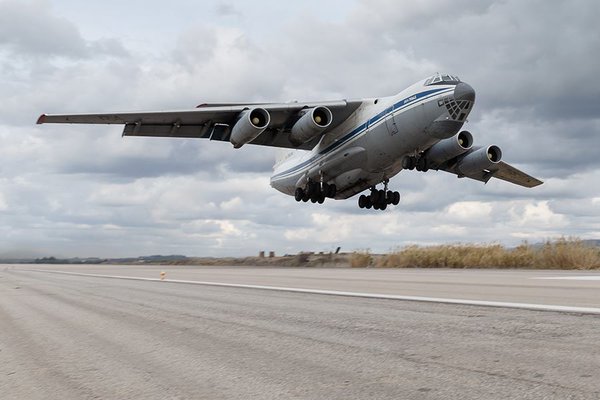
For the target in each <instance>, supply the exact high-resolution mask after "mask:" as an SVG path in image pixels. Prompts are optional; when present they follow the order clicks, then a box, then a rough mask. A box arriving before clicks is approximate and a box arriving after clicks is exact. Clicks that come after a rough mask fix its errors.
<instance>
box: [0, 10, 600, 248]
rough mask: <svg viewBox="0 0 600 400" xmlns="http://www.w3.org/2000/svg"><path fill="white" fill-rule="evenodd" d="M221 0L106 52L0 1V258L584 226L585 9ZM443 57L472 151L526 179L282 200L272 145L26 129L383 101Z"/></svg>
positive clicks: (403, 184)
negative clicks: (210, 105) (85, 116)
mask: <svg viewBox="0 0 600 400" xmlns="http://www.w3.org/2000/svg"><path fill="white" fill-rule="evenodd" d="M229 4H230V3H226V2H222V3H218V4H217V5H216V8H215V5H214V3H213V4H212V6H211V5H209V6H201V5H194V6H189V4H187V3H186V7H192V8H193V11H194V12H195V13H196V14H198V15H207V14H211V13H212V14H213V15H214V13H215V12H216V13H217V14H218V15H220V16H232V15H239V14H243V15H244V16H245V17H244V18H227V22H228V25H220V24H217V23H215V22H214V21H213V22H205V21H206V20H205V19H193V18H186V19H185V21H186V23H185V24H182V25H181V28H180V31H178V32H177V33H176V34H174V35H171V36H168V35H167V36H165V34H162V35H161V37H160V39H161V43H167V44H170V46H156V45H154V42H153V41H154V40H156V38H157V36H152V34H156V35H158V33H152V32H151V31H144V32H143V35H142V34H140V36H139V37H137V36H136V32H135V31H130V33H129V35H131V36H130V37H128V38H127V43H128V47H127V48H126V47H125V46H124V45H123V43H124V42H123V40H125V39H123V38H120V37H115V36H113V34H112V33H111V32H110V31H108V30H106V28H102V27H101V26H100V25H98V26H96V28H95V29H96V30H97V32H96V35H94V36H95V37H96V39H90V38H88V36H87V35H88V34H87V33H86V32H89V30H87V29H86V28H87V27H86V26H83V25H81V24H80V23H78V22H77V20H75V19H67V18H65V17H61V16H59V15H60V13H59V12H57V11H56V8H55V7H58V4H53V3H48V2H30V3H24V2H15V1H5V2H2V3H0V11H2V12H0V74H1V76H2V78H0V92H1V93H3V104H2V107H1V108H0V142H1V143H2V146H0V157H1V159H2V160H3V161H2V163H1V165H0V218H2V221H3V224H2V228H1V229H0V233H1V234H2V235H3V237H6V238H7V239H6V240H5V242H3V243H2V244H1V245H0V253H1V252H6V251H11V250H14V249H19V251H22V250H23V249H30V250H32V251H34V252H36V254H39V252H40V251H42V253H45V252H51V253H52V254H56V255H81V256H84V255H100V256H103V255H107V256H108V255H110V256H121V255H138V254H149V253H161V252H162V253H185V254H190V255H225V254H236V255H247V254H254V253H255V252H256V251H258V250H259V249H265V250H267V249H273V250H276V251H277V252H278V253H283V252H296V251H300V250H306V249H311V250H330V249H335V247H337V246H338V245H341V246H342V247H343V248H344V249H347V250H348V249H358V248H371V249H372V250H373V251H386V250H389V249H392V248H394V247H395V246H398V245H404V244H409V243H421V244H424V243H443V242H460V241H462V242H472V241H476V242H486V241H487V242H489V241H501V242H503V243H506V244H511V245H512V244H516V243H519V241H521V240H523V239H528V240H531V241H536V240H542V239H546V238H548V237H552V236H554V235H560V234H566V235H569V234H573V235H578V236H583V237H595V238H598V237H600V217H598V216H597V212H595V210H596V209H597V208H598V206H599V205H600V192H599V191H598V189H597V188H596V186H595V185H594V183H595V182H597V181H598V180H599V179H600V176H598V174H599V171H600V168H599V166H600V161H599V160H598V158H597V156H596V154H595V153H596V149H597V148H599V147H600V135H598V132H599V127H600V125H599V117H598V109H599V107H598V99H599V98H600V83H598V82H597V81H596V80H594V79H593V76H594V75H595V73H596V71H597V70H598V69H599V67H600V65H598V64H599V62H600V61H598V60H599V59H598V57H596V56H595V54H598V53H600V45H599V36H598V35H597V34H595V32H596V29H595V25H596V22H595V20H594V18H595V16H596V15H598V11H600V10H599V7H600V6H598V5H597V4H596V3H595V2H592V1H589V2H586V1H580V2H575V3H560V2H556V3H554V2H553V3H552V5H551V6H549V5H548V3H546V2H527V3H523V2H516V1H502V2H493V1H486V2H478V3H472V2H469V1H464V2H463V1H436V2H433V1H431V2H430V1H424V2H413V3H406V4H403V5H402V7H399V6H398V4H397V2H395V1H391V0H389V1H384V0H381V1H375V2H373V1H369V2H366V1H363V2H358V3H351V4H350V3H347V4H346V3H345V9H347V10H349V11H347V13H346V14H342V15H335V13H334V12H322V13H320V14H319V15H316V14H311V13H310V12H306V10H305V9H304V8H303V6H301V5H294V4H292V5H287V6H286V7H284V8H281V7H280V6H277V5H274V6H273V7H275V8H270V7H266V6H265V9H276V10H278V14H270V13H269V12H261V13H256V12H255V13H253V12H254V11H252V10H249V9H248V8H247V7H250V6H247V5H243V4H239V5H237V4H236V8H231V7H228V5H229ZM152 6H153V7H154V8H153V9H155V10H157V12H159V11H160V10H161V7H166V6H165V5H161V4H158V3H156V4H155V5H154V4H153V5H152ZM123 7H125V8H126V7H127V6H123ZM169 7H173V5H169ZM202 7H208V8H204V9H203V8H202ZM210 7H213V8H210ZM252 7H254V5H253V6H252ZM277 7H279V8H277ZM323 7H327V4H323ZM331 7H333V6H331ZM309 8H311V7H309ZM333 8H335V7H333ZM191 11H192V10H190V12H191ZM325 11H330V10H325ZM128 15H135V13H130V14H128ZM329 15H331V18H330V17H328V16H329ZM246 16H248V18H246ZM144 17H145V18H150V16H148V15H146V16H144ZM334 17H335V18H334ZM275 20H276V21H285V23H283V24H281V25H276V24H272V22H273V21H275ZM270 22H271V23H270ZM157 23H158V22H157ZM36 24H37V25H36ZM33 26H36V27H37V28H36V30H38V31H39V32H44V35H39V34H37V36H36V33H37V32H36V31H35V30H34V29H33V28H32V27H33ZM136 26H140V25H139V24H138V25H136ZM257 26H260V27H267V26H268V27H270V29H271V30H272V31H268V30H264V31H261V32H260V33H257V30H256V29H257V28H256V27H257ZM102 29H104V30H102ZM263 29H264V28H263ZM98 31H100V32H101V33H102V34H101V35H98ZM97 37H104V38H103V39H97ZM130 43H136V44H137V47H136V48H135V50H131V49H130V48H129V46H130V45H129V44H130ZM444 70H446V71H449V72H451V73H456V74H458V75H460V76H461V77H462V78H463V79H464V80H465V81H467V82H469V83H471V84H472V85H473V86H474V87H475V89H476V91H477V104H476V108H475V110H474V112H473V114H472V115H471V121H470V122H469V124H468V125H467V126H466V129H468V130H470V131H471V132H472V133H473V135H474V136H475V140H476V144H487V143H495V144H498V145H500V146H501V147H502V149H503V152H504V158H505V160H507V161H509V162H511V163H514V164H515V165H516V166H518V167H519V168H522V169H524V170H525V171H527V172H529V173H531V174H533V175H536V176H539V177H541V178H543V179H544V180H545V181H546V183H545V184H544V185H543V186H541V187H539V188H536V189H534V190H525V189H523V188H519V187H515V186H512V185H509V184H507V183H504V182H500V181H497V180H492V181H490V182H489V183H488V184H487V185H485V186H484V185H483V184H481V183H480V182H474V181H469V180H466V179H456V178H455V177H454V176H450V175H448V174H445V173H443V172H433V171H432V172H429V173H427V174H422V173H418V172H415V171H412V172H408V171H406V172H402V173H401V174H399V175H398V176H396V177H395V178H393V179H392V181H391V183H390V185H391V187H392V188H393V189H396V190H399V191H400V192H401V193H402V195H403V200H402V202H401V204H400V206H398V207H396V208H393V209H390V210H387V211H386V212H385V213H376V212H366V211H365V210H360V209H358V208H357V207H356V204H355V200H354V199H352V200H348V201H345V202H335V201H329V200H328V201H326V203H325V204H324V205H322V206H316V205H313V204H310V203H308V204H306V203H300V204H298V203H296V202H295V201H294V200H293V199H292V198H290V197H287V196H284V195H282V194H280V193H279V192H276V191H274V190H272V189H271V188H270V187H269V181H268V177H269V174H270V171H271V167H272V162H273V158H274V151H273V149H262V148H257V147H252V146H244V147H243V148H242V149H240V150H237V151H234V150H233V149H231V146H230V145H229V144H228V143H211V142H209V141H200V140H197V141H195V140H167V139H151V138H121V137H120V128H117V127H113V126H93V127H92V126H76V125H72V126H69V125H64V126H50V125H44V126H41V127H38V126H34V125H33V123H34V122H35V119H36V118H37V116H38V115H39V114H40V113H42V112H48V113H52V112H93V111H119V110H136V109H138V110H144V109H146V110H150V109H180V108H189V107H193V106H195V105H196V104H199V103H203V102H220V101H267V100H272V101H287V100H292V99H298V100H315V99H334V98H352V97H367V96H382V95H390V94H394V93H396V92H399V91H400V90H402V89H403V88H404V87H406V86H408V85H409V84H411V83H412V82H413V81H416V80H417V79H420V78H423V77H424V76H426V75H429V74H431V73H433V72H435V71H444Z"/></svg>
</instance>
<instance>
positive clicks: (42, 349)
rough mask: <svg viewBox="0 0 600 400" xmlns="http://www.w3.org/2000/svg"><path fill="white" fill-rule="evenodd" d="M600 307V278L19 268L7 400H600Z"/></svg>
mask: <svg viewBox="0 0 600 400" xmlns="http://www.w3.org/2000/svg"><path fill="white" fill-rule="evenodd" d="M33 269H37V270H33ZM40 269H44V270H46V271H40ZM53 271H62V272H67V273H68V274H64V273H60V274H59V273H55V272H53ZM161 271H165V272H166V279H167V280H169V279H171V280H179V281H188V282H179V283H177V282H169V281H160V280H142V279H159V278H160V272H161ZM75 274H96V275H106V276H112V277H113V278H108V277H99V276H89V275H75ZM116 276H119V277H121V278H115V277H116ZM123 277H130V278H136V279H123ZM137 278H142V279H137ZM194 282H212V283H213V284H236V285H259V286H268V287H270V288H273V287H279V288H283V289H284V290H273V289H269V290H265V289H258V288H250V287H235V286H229V287H228V286H214V285H206V284H197V283H194ZM286 288H287V289H294V288H296V289H307V292H294V291H289V290H286ZM311 290H314V291H315V292H311ZM319 290H321V291H323V290H325V291H344V292H353V293H371V294H377V293H380V294H382V295H390V294H391V295H398V296H400V295H405V296H422V297H436V298H438V299H439V298H448V299H467V300H473V301H493V302H510V303H511V304H512V303H519V304H520V303H525V304H541V305H544V304H546V305H554V306H569V307H581V308H590V309H592V311H591V312H589V313H587V312H557V311H539V310H530V309H522V308H511V307H500V306H494V307H485V306H478V305H463V304H446V303H444V302H441V301H440V302H428V301H406V300H393V299H384V298H364V297H355V296H353V295H351V294H350V295H324V294H320V293H318V291H319ZM599 307H600V272H580V271H574V272H556V271H496V270H494V271H492V270H475V271H471V270H457V271H454V270H351V269H289V268H288V269H284V268H256V269H255V268H233V267H232V268H198V267H177V268H173V267H148V266H136V267H130V266H127V267H125V266H8V265H6V266H0V361H1V362H0V398H2V399H97V398H100V399H124V398H143V399H515V398H518V399H541V398H544V399H600V315H599V314H596V313H594V312H593V309H596V308H599Z"/></svg>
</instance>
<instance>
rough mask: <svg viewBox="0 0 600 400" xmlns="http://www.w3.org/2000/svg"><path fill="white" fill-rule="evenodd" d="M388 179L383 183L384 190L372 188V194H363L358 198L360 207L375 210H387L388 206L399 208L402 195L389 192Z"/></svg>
mask: <svg viewBox="0 0 600 400" xmlns="http://www.w3.org/2000/svg"><path fill="white" fill-rule="evenodd" d="M387 185H388V181H387V179H386V180H385V181H383V189H379V190H377V188H376V187H375V186H373V187H371V194H370V195H368V196H367V195H364V194H361V195H360V197H359V198H358V207H360V208H367V209H370V208H371V207H372V208H374V209H375V210H385V209H386V208H387V206H388V205H394V206H397V205H398V203H399V202H400V193H398V192H392V191H391V190H388V187H387Z"/></svg>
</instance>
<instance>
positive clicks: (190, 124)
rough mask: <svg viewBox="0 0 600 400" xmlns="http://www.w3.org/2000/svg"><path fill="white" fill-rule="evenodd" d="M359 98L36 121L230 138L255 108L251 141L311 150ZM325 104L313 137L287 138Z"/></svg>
mask: <svg viewBox="0 0 600 400" xmlns="http://www.w3.org/2000/svg"><path fill="white" fill-rule="evenodd" d="M361 104H362V100H352V101H348V100H339V101H325V102H319V103H316V102H312V103H298V102H293V103H266V104H259V103H243V104H242V103H226V104H202V105H200V106H198V107H197V108H194V109H188V110H179V111H149V112H148V111H144V112H117V113H101V114H60V115H59V114H42V115H41V116H40V117H39V119H38V121H37V123H38V124H44V123H67V124H117V125H124V128H123V136H154V137H181V138H204V139H210V140H220V141H229V139H230V136H231V131H232V128H233V126H234V125H235V124H236V122H238V120H239V119H240V117H241V116H242V114H243V113H244V111H246V110H254V109H257V108H260V109H264V110H266V112H267V113H268V114H269V117H270V118H269V124H268V126H267V128H266V129H265V130H264V131H262V132H261V133H260V134H259V135H258V136H257V137H255V138H254V139H253V140H251V141H249V142H248V143H250V144H256V145H262V146H274V147H283V148H293V149H303V150H310V149H312V148H313V147H314V146H316V144H317V143H318V142H319V140H320V138H321V136H322V135H323V134H325V133H327V132H329V131H331V130H332V129H334V128H335V127H336V126H338V125H339V124H340V123H341V122H343V121H344V120H346V119H347V118H348V117H349V116H350V115H351V114H352V113H353V112H354V111H355V110H356V109H357V108H358V107H359V106H360V105H361ZM315 107H326V108H328V109H329V110H330V111H331V123H330V124H329V126H328V127H327V128H326V129H325V130H324V131H323V132H321V133H320V134H319V135H317V136H316V137H314V138H312V139H310V140H308V141H306V142H305V143H301V144H298V143H292V142H291V141H290V139H289V137H290V132H291V130H292V127H293V126H294V124H295V123H296V122H297V121H298V120H299V119H300V118H301V116H302V112H303V110H310V109H313V108H315Z"/></svg>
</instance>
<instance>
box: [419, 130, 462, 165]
mask: <svg viewBox="0 0 600 400" xmlns="http://www.w3.org/2000/svg"><path fill="white" fill-rule="evenodd" d="M471 146H473V135H471V133H470V132H468V131H462V132H460V133H457V134H456V135H454V136H452V137H451V138H448V139H444V140H442V141H439V142H437V143H436V144H434V145H433V146H431V147H430V148H429V150H427V153H426V154H425V157H426V158H427V163H428V165H429V166H430V168H434V167H437V166H439V165H441V164H443V163H445V162H446V161H448V160H451V159H452V158H454V157H457V156H460V155H461V154H464V153H466V152H467V151H469V150H470V149H471Z"/></svg>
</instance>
